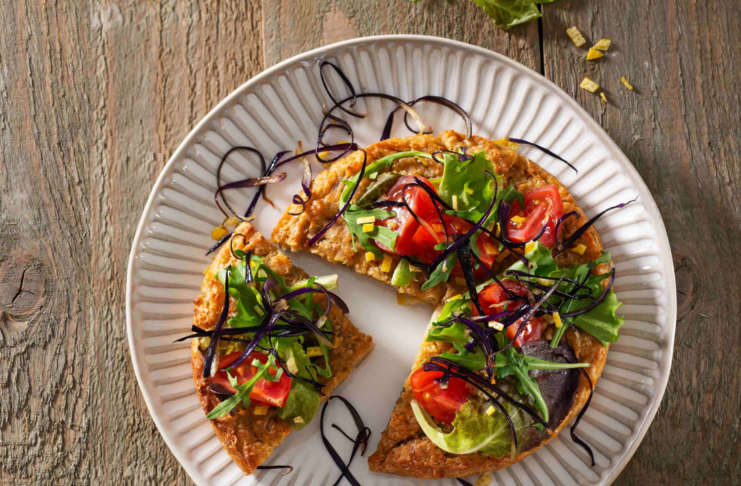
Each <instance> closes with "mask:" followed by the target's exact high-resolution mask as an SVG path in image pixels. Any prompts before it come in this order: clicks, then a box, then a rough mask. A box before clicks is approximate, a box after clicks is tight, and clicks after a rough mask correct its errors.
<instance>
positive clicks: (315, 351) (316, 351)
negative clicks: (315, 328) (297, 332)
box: [306, 346, 322, 358]
mask: <svg viewBox="0 0 741 486" xmlns="http://www.w3.org/2000/svg"><path fill="white" fill-rule="evenodd" d="M306 356H307V357H309V358H315V357H317V356H322V348H320V347H319V346H309V347H308V348H306Z"/></svg>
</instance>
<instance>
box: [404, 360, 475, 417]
mask: <svg viewBox="0 0 741 486" xmlns="http://www.w3.org/2000/svg"><path fill="white" fill-rule="evenodd" d="M442 375H443V372H442V371H425V370H424V369H422V368H417V369H416V370H415V371H414V372H413V373H412V375H411V376H410V377H409V383H410V385H411V386H412V393H413V394H414V399H415V400H417V402H419V404H420V405H422V407H424V409H425V410H427V413H429V414H430V415H432V416H433V417H435V418H436V419H438V420H440V421H441V422H445V423H448V424H449V423H451V422H452V421H453V419H454V418H455V413H456V412H457V411H458V410H459V409H460V408H461V407H462V406H463V404H464V403H466V401H467V400H468V397H469V395H470V394H471V393H470V392H469V390H468V388H467V386H466V382H465V381H464V380H462V379H461V378H456V377H454V376H451V377H450V378H449V379H448V386H447V387H445V388H442V387H441V386H440V383H438V382H437V381H435V380H436V379H437V378H440V377H441V376H442Z"/></svg>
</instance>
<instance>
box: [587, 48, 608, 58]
mask: <svg viewBox="0 0 741 486" xmlns="http://www.w3.org/2000/svg"><path fill="white" fill-rule="evenodd" d="M604 56H605V55H604V53H603V52H602V51H600V50H597V49H595V48H594V47H592V48H591V49H589V52H587V61H594V60H595V59H599V58H601V57H604Z"/></svg>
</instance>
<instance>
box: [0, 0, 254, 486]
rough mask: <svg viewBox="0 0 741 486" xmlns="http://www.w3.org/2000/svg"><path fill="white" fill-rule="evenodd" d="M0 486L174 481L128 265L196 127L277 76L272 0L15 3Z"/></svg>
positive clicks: (8, 68)
mask: <svg viewBox="0 0 741 486" xmlns="http://www.w3.org/2000/svg"><path fill="white" fill-rule="evenodd" d="M0 23H1V24H2V25H3V26H4V28H3V30H2V32H0V63H1V64H2V69H1V70H0V130H2V135H1V136H0V153H1V154H2V157H0V174H1V176H0V184H1V185H2V193H1V194H0V208H1V210H0V254H1V255H2V256H1V257H0V348H1V349H2V359H0V390H1V391H2V393H0V484H31V483H34V484H112V483H115V482H121V481H123V482H125V483H137V484H172V483H185V482H187V478H186V475H185V473H184V471H183V470H182V468H181V467H180V466H179V465H178V463H177V461H175V459H174V458H173V457H172V455H171V454H170V453H169V451H168V450H167V448H166V446H165V444H164V442H163V441H162V439H161V438H160V436H159V434H158V433H157V431H156V429H155V427H154V424H153V422H152V420H151V418H150V417H149V416H148V413H147V411H146V408H145V406H144V403H143V401H142V399H141V394H140V392H139V390H138V387H137V385H136V380H135V378H134V374H133V371H132V368H131V365H130V358H129V351H128V346H127V343H126V339H125V329H124V322H125V316H124V295H125V290H124V284H125V272H126V259H127V254H128V251H129V247H130V244H131V239H132V238H133V234H134V229H135V225H136V222H137V220H138V218H139V214H140V213H141V210H142V208H143V206H144V203H145V201H146V197H147V194H148V192H149V190H150V188H151V185H152V183H153V181H154V178H155V177H156V175H157V174H158V172H159V170H160V169H161V168H162V166H163V164H164V162H165V161H166V160H167V158H168V157H169V155H170V154H171V152H172V151H173V150H174V148H175V147H176V146H177V144H178V143H180V141H181V140H182V138H183V137H184V136H185V134H186V133H187V132H188V130H190V128H191V127H192V125H193V124H194V123H195V121H197V120H198V119H200V118H201V117H202V116H203V115H205V114H206V112H207V111H208V110H209V109H210V108H212V107H213V106H214V105H215V104H216V103H217V102H218V101H219V100H220V99H221V98H223V97H224V96H226V95H227V94H228V93H229V92H231V91H232V90H233V89H234V88H236V87H237V86H238V85H239V84H241V83H242V82H244V81H246V80H247V79H249V78H250V77H251V76H253V75H254V74H256V73H257V72H259V71H260V70H262V64H263V63H262V46H261V36H260V28H261V5H260V3H259V2H242V1H232V2H221V3H219V4H218V5H214V6H212V5H211V4H204V5H197V4H194V5H185V4H183V3H181V2H175V1H170V2H164V1H163V2H159V3H152V2H135V1H130V2H117V3H113V2H110V3H108V2H101V3H100V4H96V5H92V6H90V7H88V6H83V5H81V4H80V2H61V3H60V4H59V5H54V4H53V2H50V3H49V4H47V3H38V2H23V1H17V2H4V3H3V5H2V7H0Z"/></svg>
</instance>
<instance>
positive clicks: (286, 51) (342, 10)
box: [263, 0, 540, 71]
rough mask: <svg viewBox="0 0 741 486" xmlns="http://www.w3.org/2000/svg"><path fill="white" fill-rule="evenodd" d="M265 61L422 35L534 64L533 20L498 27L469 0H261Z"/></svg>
mask: <svg viewBox="0 0 741 486" xmlns="http://www.w3.org/2000/svg"><path fill="white" fill-rule="evenodd" d="M263 11H264V15H263V18H264V32H265V41H264V43H263V46H264V51H265V54H264V58H265V65H266V66H271V65H273V64H275V63H277V62H279V61H282V60H283V59H286V58H287V57H290V56H293V55H296V54H299V53H301V52H303V51H305V50H308V49H312V48H315V47H319V46H323V45H326V44H330V43H332V42H338V41H341V40H345V39H350V38H353V37H362V36H369V35H380V34H425V35H436V36H440V37H448V38H451V39H456V40H461V41H464V42H469V43H471V44H476V45H480V46H482V47H486V48H487V49H491V50H494V51H497V52H501V53H502V54H505V55H507V56H510V57H512V58H514V59H517V60H518V61H519V62H521V63H523V64H525V65H526V66H528V67H530V68H532V69H535V70H536V71H537V70H539V69H540V45H539V40H538V24H537V23H536V22H532V23H530V24H528V25H525V26H521V27H517V28H514V29H512V30H511V31H510V32H504V31H502V30H501V29H497V28H496V27H494V24H493V23H492V22H491V19H490V18H489V17H487V16H486V15H485V14H484V13H483V12H482V11H481V9H479V8H478V7H476V5H474V4H473V2H470V1H457V2H452V3H451V2H442V1H424V2H417V3H414V2H411V1H410V0H393V1H383V2H369V1H365V0H353V1H343V2H333V1H331V0H320V1H317V2H294V1H291V0H276V1H265V2H263Z"/></svg>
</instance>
